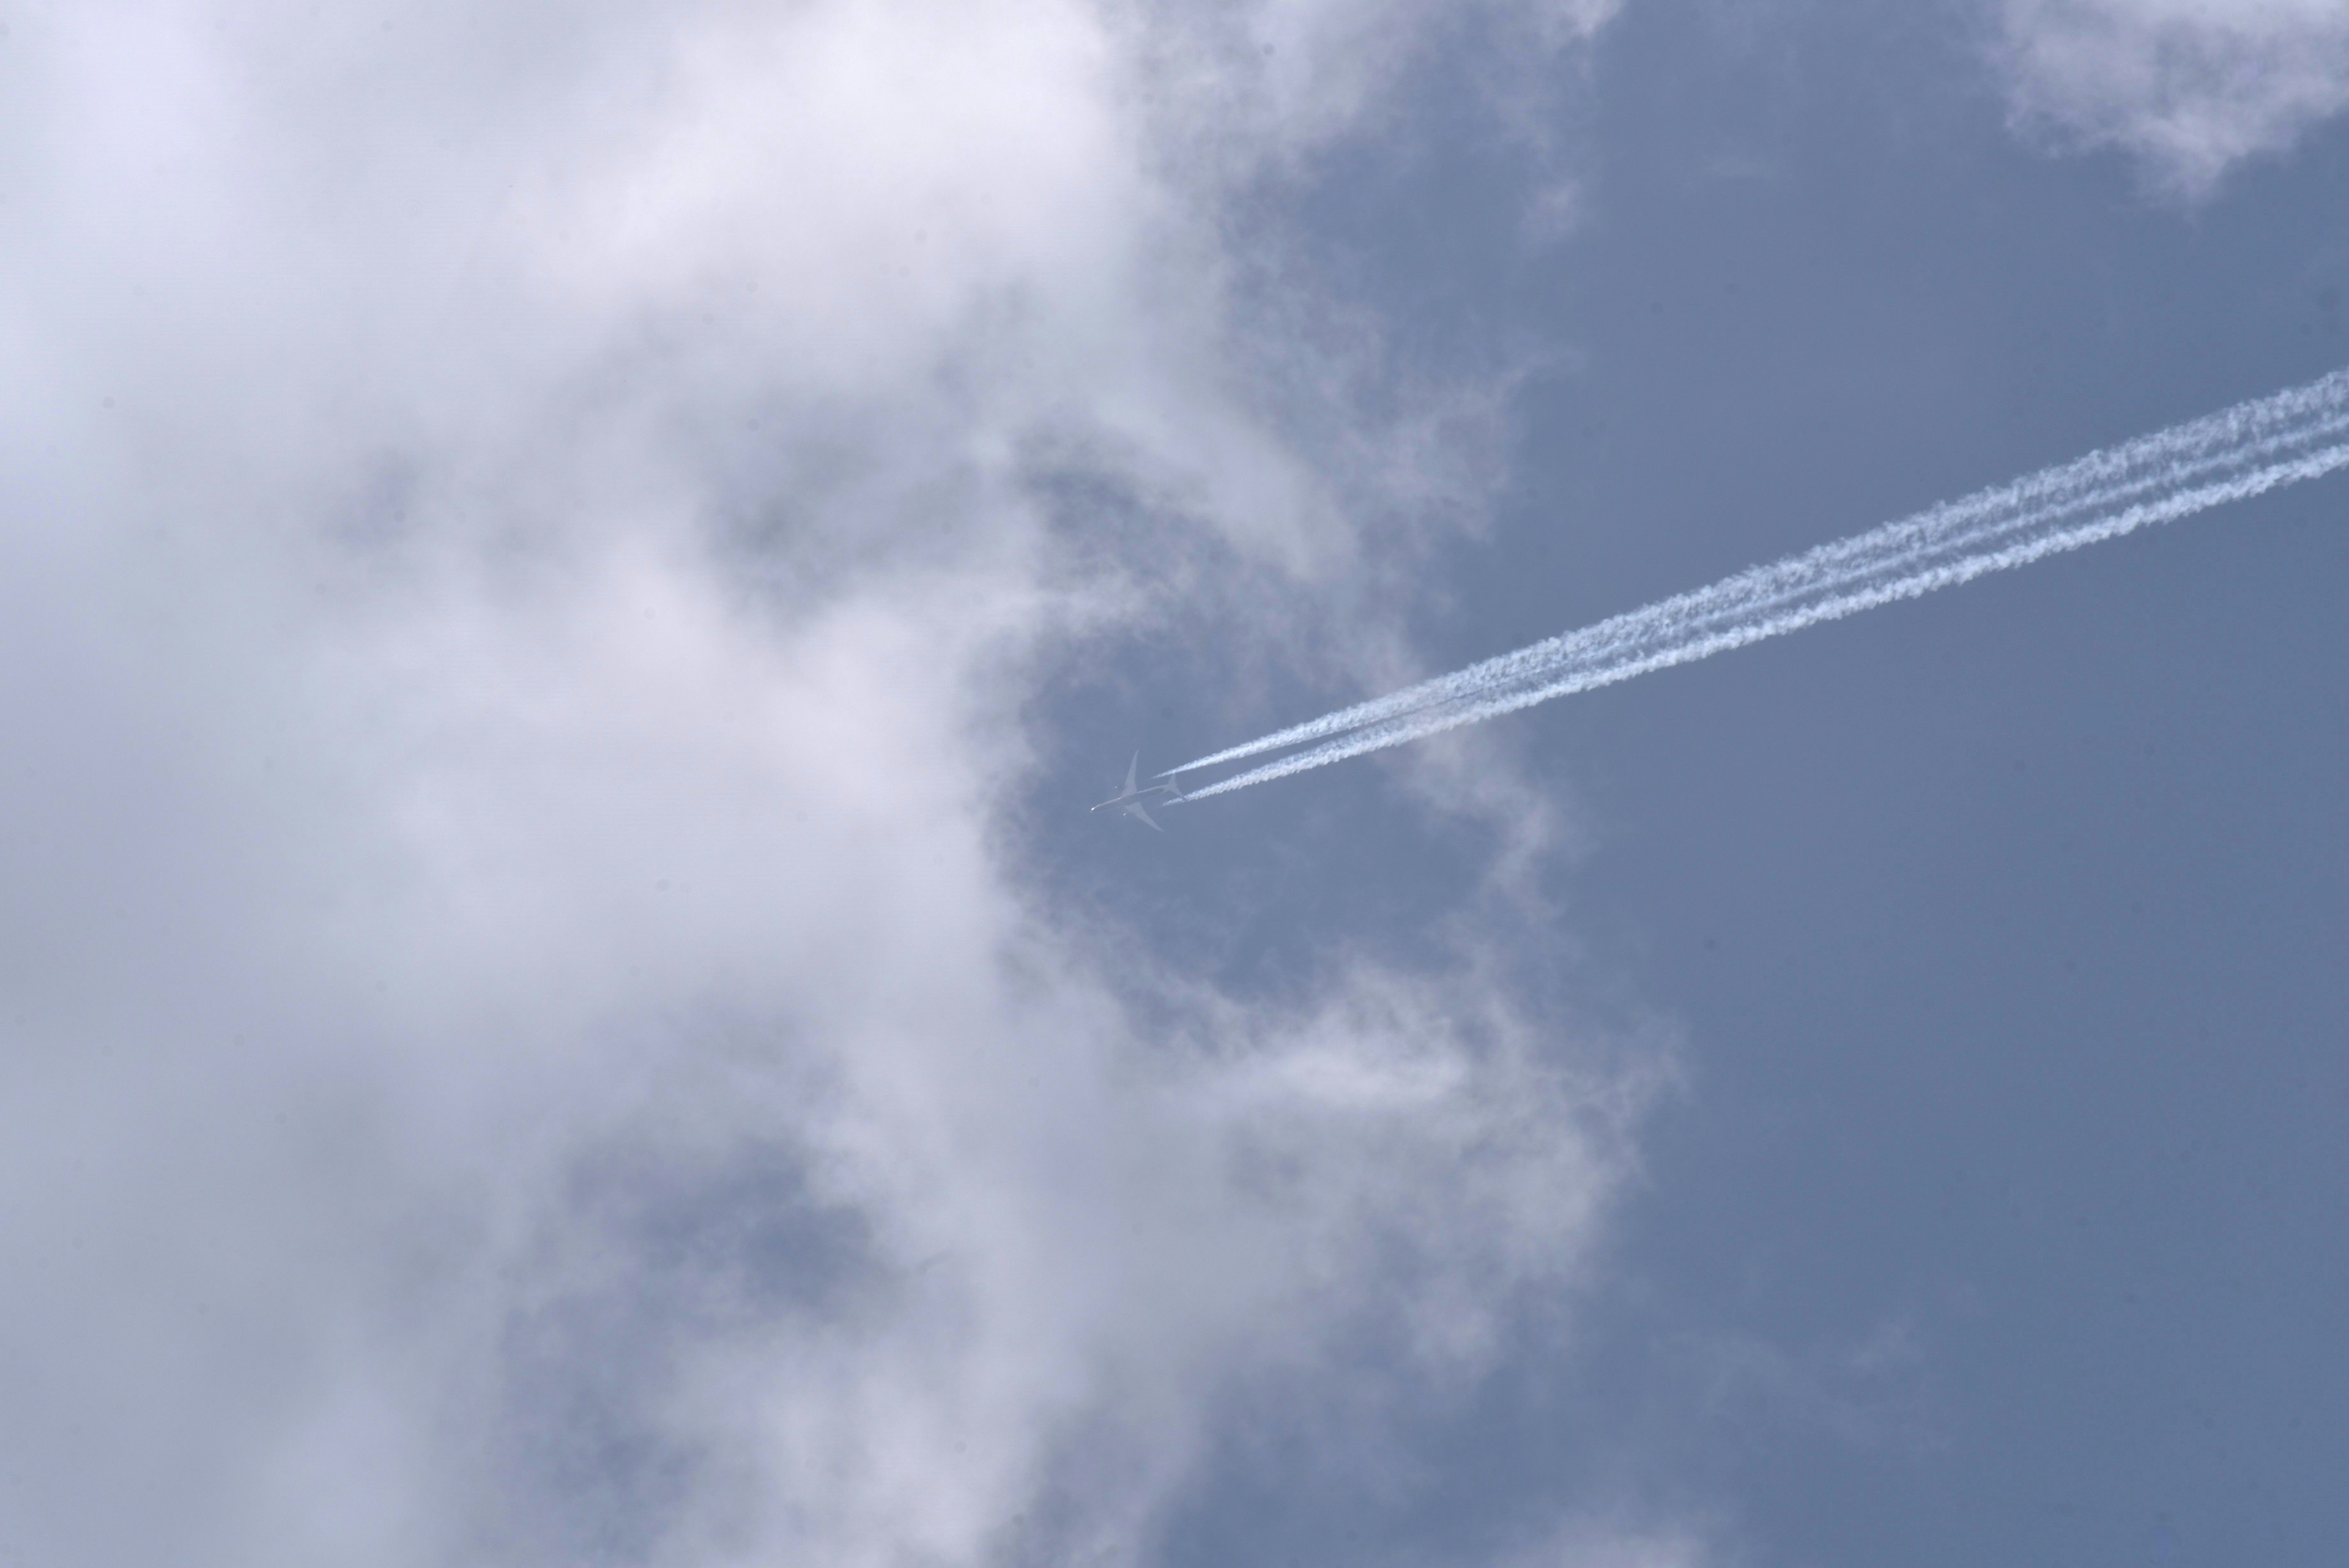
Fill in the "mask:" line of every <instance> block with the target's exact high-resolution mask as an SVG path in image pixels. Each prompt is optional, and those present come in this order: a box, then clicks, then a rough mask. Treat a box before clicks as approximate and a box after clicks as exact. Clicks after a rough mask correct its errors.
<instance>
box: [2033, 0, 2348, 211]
mask: <svg viewBox="0 0 2349 1568" xmlns="http://www.w3.org/2000/svg"><path fill="white" fill-rule="evenodd" d="M2001 19H2002V45H2003V47H2002V54H2003V64H2004V68H2005V71H2006V75H2007V85H2008V92H2009V95H2010V99H2011V101H2012V102H2013V106H2014V109H2015V110H2016V112H2017V114H2018V115H2019V116H2020V117H2021V118H2022V119H2023V121H2024V122H2025V123H2026V124H2029V125H2034V126H2038V127H2042V128H2044V129H2047V130H2053V131H2054V133H2056V134H2057V135H2058V136H2059V137H2061V138H2063V139H2064V140H2071V141H2074V142H2076V143H2079V144H2082V145H2085V146H2090V147H2113V148H2118V149H2120V150H2122V151H2127V152H2129V153H2132V154H2134V155H2135V156H2136V157H2137V159H2139V160H2140V161H2142V162H2143V163H2144V165H2145V166H2146V168H2147V171H2149V173H2150V174H2151V175H2152V176H2153V177H2154V179H2155V180H2156V181H2157V182H2158V183H2160V184H2161V185H2163V186H2165V187H2167V188H2168V189H2169V190H2170V191H2172V192H2176V193H2178V194H2180V195H2184V196H2188V197H2199V196H2202V195H2205V194H2207V193H2208V192H2209V191H2210V190H2211V188H2212V187H2213V186H2215V185H2216V184H2217V183H2218V182H2219V180H2220V177H2221V176H2222V175H2224V174H2225V173H2226V172H2227V171H2228V170H2230V169H2231V168H2233V167H2234V166H2235V165H2236V164H2237V163H2239V162H2240V161H2242V160H2244V159H2246V158H2250V157H2253V156H2255V155H2258V154H2261V153H2275V152H2281V151H2284V150H2286V149H2288V148H2289V147H2291V146H2292V143H2293V142H2294V141H2296V140H2298V139H2299V138H2300V137H2301V135H2302V133H2304V132H2305V131H2307V130H2309V129H2310V128H2311V127H2312V126H2313V125H2315V124H2316V123H2318V122H2319V121H2321V120H2323V119H2329V118H2330V117H2332V116H2333V115H2335V114H2338V113H2339V112H2341V110H2342V109H2344V108H2349V8H2344V7H2343V6H2342V5H2340V4H2339V3H2338V0H2004V5H2003V6H2002V12H2001Z"/></svg>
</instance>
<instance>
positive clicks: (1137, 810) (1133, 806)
mask: <svg viewBox="0 0 2349 1568" xmlns="http://www.w3.org/2000/svg"><path fill="white" fill-rule="evenodd" d="M1125 809H1126V810H1128V811H1130V812H1132V813H1133V815H1136V816H1138V817H1140V818H1142V820H1143V822H1146V823H1149V824H1150V826H1152V827H1156V828H1158V831H1159V832H1161V833H1164V832H1165V831H1166V830H1165V829H1164V828H1163V827H1158V824H1156V823H1155V822H1152V821H1151V819H1150V814H1149V813H1148V812H1146V811H1144V810H1143V809H1142V803H1141V802H1140V801H1138V800H1130V801H1127V802H1126V803H1125Z"/></svg>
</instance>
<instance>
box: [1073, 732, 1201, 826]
mask: <svg viewBox="0 0 2349 1568" xmlns="http://www.w3.org/2000/svg"><path fill="white" fill-rule="evenodd" d="M1141 766H1142V753H1140V752H1136V753H1133V761H1132V762H1130V763H1126V764H1125V787H1124V788H1123V789H1122V790H1120V791H1118V792H1117V793H1116V794H1113V795H1112V796H1110V797H1109V798H1108V799H1107V800H1105V801H1103V802H1102V803H1101V804H1100V805H1097V806H1095V807H1093V809H1094V810H1095V811H1107V810H1108V809H1109V808H1110V807H1111V806H1116V807H1117V808H1118V809H1119V810H1120V811H1121V812H1123V814H1124V815H1127V816H1138V817H1140V818H1141V819H1142V823H1143V826H1145V827H1149V828H1153V829H1155V830H1156V831H1157V832H1160V833H1164V832H1165V831H1166V830H1165V829H1164V828H1163V827H1160V826H1158V824H1157V823H1155V822H1154V821H1152V820H1151V817H1150V814H1149V813H1148V812H1146V811H1144V810H1143V809H1142V803H1143V800H1144V799H1145V798H1147V797H1148V796H1151V795H1154V794H1164V795H1167V796H1169V797H1171V798H1172V799H1174V800H1181V799H1182V798H1183V792H1182V790H1181V789H1179V788H1177V787H1176V786H1175V785H1174V784H1151V785H1149V786H1147V787H1146V788H1145V787H1143V786H1141V785H1138V784H1135V783H1134V777H1133V775H1134V774H1135V772H1136V770H1138V769H1139V768H1140V767H1141Z"/></svg>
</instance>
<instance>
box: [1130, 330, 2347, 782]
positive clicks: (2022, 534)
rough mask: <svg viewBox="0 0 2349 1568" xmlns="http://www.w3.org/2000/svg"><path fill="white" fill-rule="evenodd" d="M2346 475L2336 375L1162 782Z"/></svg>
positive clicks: (1600, 674) (1382, 736)
mask: <svg viewBox="0 0 2349 1568" xmlns="http://www.w3.org/2000/svg"><path fill="white" fill-rule="evenodd" d="M2343 466H2349V370H2344V371H2336V372H2334V373H2333V374H2332V375H2330V376H2327V377H2325V378H2324V379H2322V380H2319V381H2316V382H2314V383H2312V384H2311V385H2309V386H2306V387H2302V388H2298V389H2293V390H2292V391H2288V392H2281V393H2277V394H2275V395H2274V396H2272V397H2268V398H2261V399H2258V400H2253V401H2251V402H2245V403H2240V404H2238V405H2236V406H2235V407H2233V408H2231V409H2228V410H2223V411H2222V412H2220V413H2217V414H2212V415H2209V416H2208V417H2206V418H2204V419H2199V420H2196V421H2190V422H2189V423H2187V424H2182V425H2177V426H2173V427H2172V428H2170V429H2169V430H2167V431H2158V432H2157V433H2155V434H2153V435H2149V436H2143V437H2140V438H2138V439H2137V440H2136V441H2128V442H2126V443H2124V444H2122V445H2120V446H2116V447H2111V448H2107V449H2106V450H2105V451H2102V452H2092V453H2090V454H2089V455H2088V456H2086V457H2084V458H2080V459H2077V460H2075V461H2074V462H2068V463H2065V464H2063V465H2061V466H2059V467H2056V468H2052V469H2047V470H2044V471H2043V472H2039V473H2035V474H2033V475H2030V476H2028V477H2027V478H2023V479H2020V480H2016V481H2014V482H2013V483H2009V484H2004V485H2001V486H1998V487H1996V488H1994V489H1991V490H1985V491H1982V492H1980V493H1977V494H1974V495H1971V496H1968V497H1965V498H1964V499H1962V500H1959V501H1954V502H1949V503H1945V504H1942V505H1940V506H1936V507H1933V508H1931V509H1930V510H1929V511H1926V512H1923V513H1920V514H1916V515H1915V516H1912V517H1908V518H1904V519H1901V520H1900V521H1899V522H1895V523H1890V524H1885V525H1884V526H1883V527H1880V528H1877V529H1874V530H1871V531H1870V532H1868V533H1866V534H1861V535H1856V536H1855V537H1853V538H1849V539H1845V540H1841V541H1839V542H1837V543H1835V544H1832V545H1821V546H1819V547H1818V548H1816V549H1814V550H1810V551H1807V552H1806V553H1805V554H1803V555H1800V556H1792V557H1789V558H1788V559H1786V560H1784V561H1780V562H1777V563H1775V565H1772V566H1758V567H1754V568H1752V569H1750V570H1747V571H1744V572H1741V573H1738V574H1737V575H1735V576H1731V577H1727V578H1724V579H1723V580H1722V581H1721V582H1719V583H1716V584H1714V585H1713V586H1712V587H1707V588H1700V589H1698V590H1696V591H1695V592H1693V593H1687V594H1681V595H1678V596H1675V597H1671V598H1668V599H1663V600H1661V601H1659V602H1658V603H1656V604H1653V605H1650V606H1648V607H1646V608H1644V609H1638V610H1633V611H1631V612H1630V613H1629V614H1626V615H1620V616H1616V617H1614V618H1610V619H1608V620H1604V621H1600V622H1599V623H1597V624H1596V625H1593V626H1589V627H1586V628H1581V629H1580V630H1578V631H1573V632H1568V633H1567V634H1565V635H1564V636H1561V637H1554V638H1550V639H1546V640H1544V641H1541V642H1537V643H1535V644H1534V645H1532V646H1531V647H1529V648H1525V649H1519V650H1518V651H1516V652H1515V653H1509V654H1504V655H1502V656H1501V657H1499V658H1497V659H1486V660H1485V661H1484V662H1482V663H1480V664H1475V665H1471V666H1469V667H1468V668H1467V669H1465V670H1459V671H1456V672H1454V673H1453V674H1451V675H1446V676H1440V677H1438V678H1437V679H1435V680H1429V681H1424V682H1423V683H1421V684H1420V685H1417V686H1413V687H1410V688H1407V689H1405V690H1403V691H1398V692H1395V693H1392V695H1389V696H1386V697H1381V698H1378V699H1375V700H1373V701H1369V702H1362V703H1357V704H1355V705H1354V706H1352V707H1350V708H1345V709H1340V711H1337V712H1334V713H1330V714H1328V715H1325V716H1324V717H1322V718H1319V719H1315V720H1312V721H1309V722H1306V723H1303V724H1298V725H1293V726H1291V727H1290V728H1288V729H1286V730H1282V731H1278V732H1275V733H1273V734H1270V735H1267V736H1264V737H1262V738H1260V739H1258V740H1255V741H1251V742H1247V743H1246V744H1244V745H1239V746H1233V747H1229V748H1226V750H1224V751H1221V752H1217V753H1213V754H1212V755H1209V756H1206V757H1202V758H1200V759H1199V760H1198V761H1196V762H1193V763H1185V764H1184V765H1183V766H1182V767H1180V768H1177V769H1174V770H1171V771H1172V772H1174V773H1187V772H1190V771H1191V770H1193V769H1195V768H1200V767H1206V766H1210V765H1212V764H1214V763H1219V762H1227V761H1232V760H1236V759H1237V758H1241V757H1246V756H1251V755H1256V754H1258V753H1263V752H1267V751H1272V750H1276V749H1278V748H1280V747H1283V746H1291V745H1299V744H1303V743H1305V742H1313V741H1319V742H1321V744H1319V745H1315V746H1312V747H1311V748H1310V749H1309V750H1307V751H1303V752H1299V753H1294V754H1292V755H1290V756H1287V757H1283V758H1281V759H1280V760H1279V761H1278V762H1274V763H1267V764H1265V765H1263V766H1260V767H1257V768H1253V769H1250V770H1248V771H1247V772H1245V773H1242V774H1237V775H1235V776H1234V777H1231V778H1228V779H1225V780H1222V781H1220V782H1218V783H1216V784H1212V785H1210V786H1208V787H1207V788H1205V789H1201V790H1196V791H1194V792H1193V793H1192V794H1191V795H1190V796H1189V798H1190V799H1193V800H1199V799H1204V798H1206V796H1209V795H1215V794H1226V793H1228V792H1230V791H1232V790H1236V789H1243V788H1246V787H1247V786H1248V785H1249V784H1261V783H1263V782H1265V781H1266V780H1268V779H1275V778H1284V777H1287V776H1288V774H1295V773H1302V772H1304V771H1306V770H1307V769H1309V768H1317V767H1321V766H1323V765H1325V764H1327V763H1333V762H1337V761H1340V759H1342V758H1345V757H1350V756H1359V755H1361V753H1364V752H1369V751H1375V750H1378V749H1380V748H1381V747H1384V746H1392V745H1400V744H1402V742H1406V741H1413V740H1417V739H1419V738H1421V737H1423V736H1425V735H1431V734H1434V733H1437V732H1440V731H1444V730H1449V729H1452V728H1454V727H1455V726H1457V725H1460V724H1466V723H1474V722H1476V721H1478V720H1481V719H1489V718H1493V717H1495V716H1497V715H1499V714H1502V713H1506V712H1512V711H1516V709H1519V708H1524V707H1529V706H1531V705H1532V704H1534V703H1536V702H1542V701H1548V700H1549V699H1550V698H1552V697H1560V696H1564V695H1566V694H1568V693H1569V692H1573V691H1588V690H1589V689H1590V688H1592V687H1594V686H1604V685H1608V684H1610V683H1612V682H1614V681H1618V680H1629V679H1630V678H1631V677H1632V676H1635V675H1641V674H1645V673H1647V672H1648V671H1650V670H1661V669H1664V668H1667V667H1669V666H1671V665H1674V664H1685V663H1687V662H1689V661H1690V660H1692V659H1702V658H1704V657H1706V656H1707V655H1710V654H1713V653H1718V652H1722V651H1723V650H1724V649H1732V648H1742V647H1744V646H1745V645H1746V644H1747V643H1750V642H1758V641H1760V640H1762V639H1764V638H1769V637H1775V636H1778V635H1779V634H1780V633H1782V632H1788V631H1795V630H1798V629H1800V628H1803V627H1806V626H1814V625H1816V624H1817V623H1819V622H1820V621H1824V620H1836V619H1840V618H1843V617H1845V616H1847V615H1852V614H1856V613H1857V612H1858V611H1860V610H1863V609H1868V608H1872V607H1875V606H1877V605H1881V604H1887V603H1889V602H1891V601H1892V600H1894V599H1900V598H1914V597H1917V596H1919V595H1920V594H1926V593H1930V592H1932V591H1933V590H1934V589H1936V588H1942V587H1953V586H1955V585H1956V584H1959V583H1962V582H1968V581H1971V579H1972V578H1974V577H1978V576H1982V575H1983V574H1985V573H1988V572H1994V571H2001V570H2003V569H2005V568H2007V567H2010V566H2023V565H2024V564H2025V563H2027V562H2031V561H2035V560H2037V559H2039V558H2040V557H2041V556H2048V555H2053V554H2055V553H2057V552H2059V551H2063V550H2072V549H2077V548H2079V547H2080V546H2081V545H2089V544H2094V543H2095V542H2096V541H2098V540H2100V539H2109V538H2114V537H2116V536H2118V535H2122V534H2127V533H2130V532H2132V531H2134V530H2136V529H2137V528H2141V527H2144V526H2146V525H2147V524H2152V523H2158V522H2165V521H2168V520H2170V519H2173V518H2178V517H2183V516H2186V515H2188V514H2191V513H2195V512H2199V511H2202V510H2204V509H2205V508H2207V507H2210V506H2215V505H2220V504H2224V503H2226V502H2230V501H2236V500H2241V499H2245V498H2248V497H2250V496H2252V495H2257V494H2259V493H2261V492H2263V491H2267V490H2271V489H2273V488H2275V487H2276V486H2278V485H2282V484H2290V483H2297V482H2298V481H2300V480H2303V479H2313V478H2315V477H2317V476H2318V475H2320V474H2323V473H2328V472H2332V471H2333V470H2334V469H2336V468H2340V467H2343ZM1160 776H1162V777H1164V776H1166V775H1164V774H1162V775H1160Z"/></svg>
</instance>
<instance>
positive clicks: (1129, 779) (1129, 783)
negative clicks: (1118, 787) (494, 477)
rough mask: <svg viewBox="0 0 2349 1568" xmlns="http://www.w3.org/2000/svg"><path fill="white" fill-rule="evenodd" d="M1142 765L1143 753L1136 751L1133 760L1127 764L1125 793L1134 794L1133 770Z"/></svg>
mask: <svg viewBox="0 0 2349 1568" xmlns="http://www.w3.org/2000/svg"><path fill="white" fill-rule="evenodd" d="M1141 765H1142V753H1140V752H1136V753H1133V761H1132V762H1130V763H1126V764H1125V793H1126V794H1133V770H1134V769H1136V768H1138V767H1140V766H1141Z"/></svg>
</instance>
